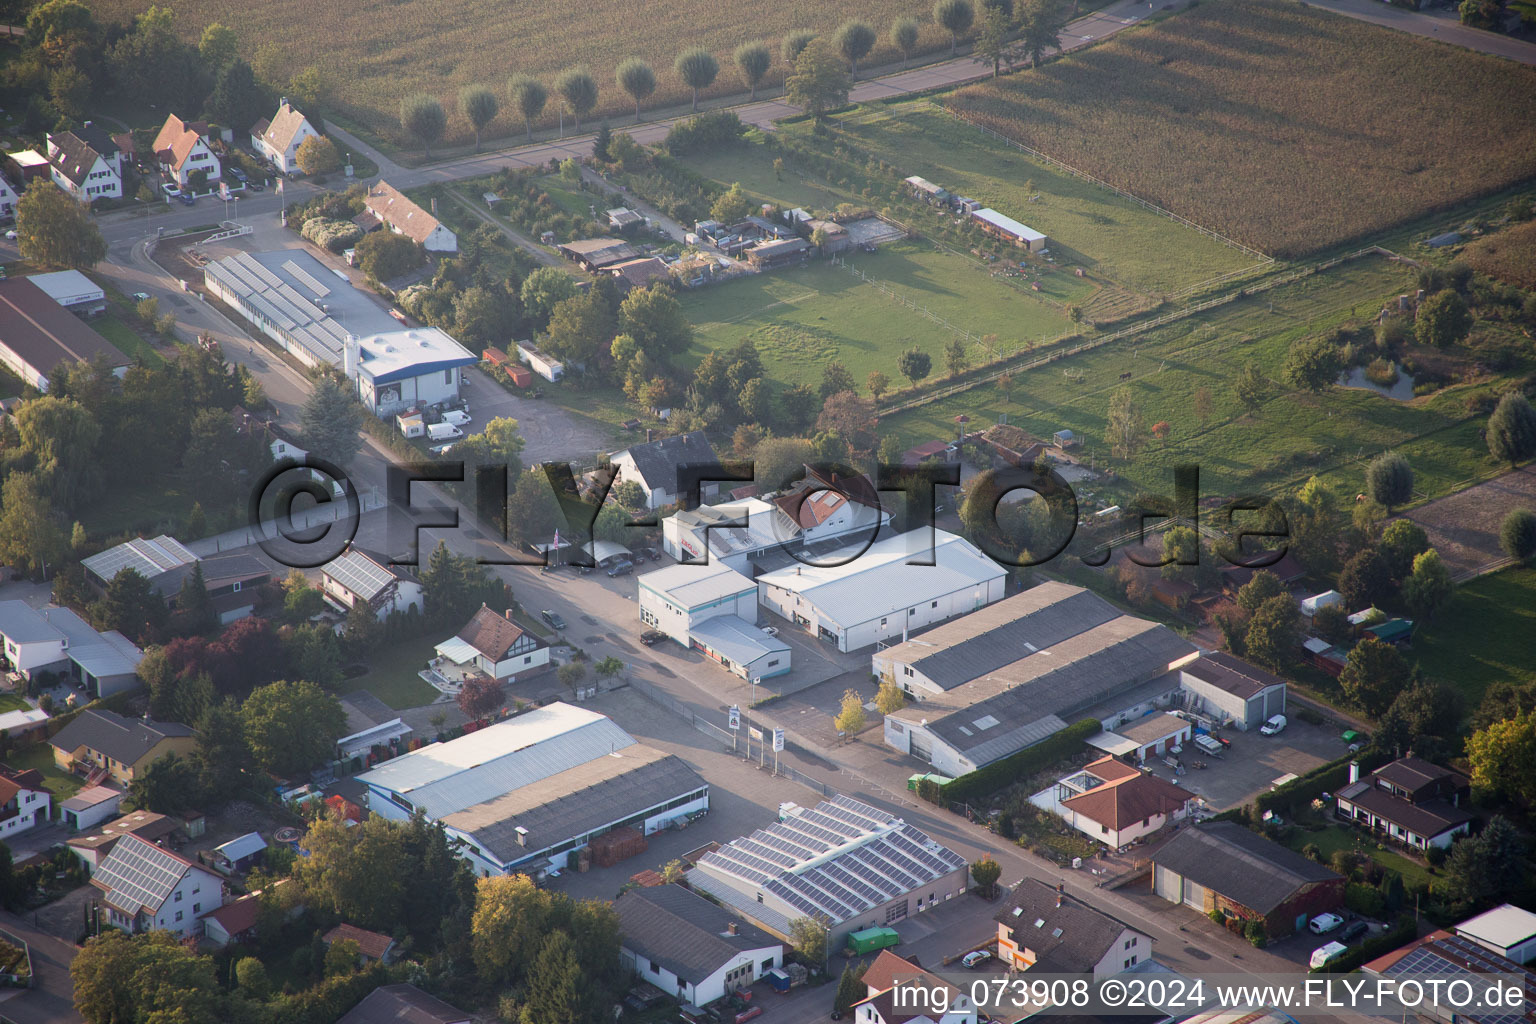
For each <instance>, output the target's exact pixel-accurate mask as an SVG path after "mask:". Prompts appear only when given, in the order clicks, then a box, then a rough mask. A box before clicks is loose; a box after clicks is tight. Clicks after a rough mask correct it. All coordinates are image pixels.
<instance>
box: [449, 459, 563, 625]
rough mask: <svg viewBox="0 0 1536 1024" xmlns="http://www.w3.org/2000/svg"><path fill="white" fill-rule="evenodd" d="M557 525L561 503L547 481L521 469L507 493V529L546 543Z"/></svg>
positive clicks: (516, 535)
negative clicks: (515, 484) (515, 482)
mask: <svg viewBox="0 0 1536 1024" xmlns="http://www.w3.org/2000/svg"><path fill="white" fill-rule="evenodd" d="M560 525H562V521H561V516H560V506H559V504H558V503H557V502H556V500H555V492H554V491H553V490H552V489H551V488H550V486H549V481H548V480H546V479H545V477H544V474H542V473H540V472H538V471H537V470H528V471H527V472H525V473H523V475H522V476H520V477H518V478H517V486H516V487H514V488H513V489H512V493H511V494H510V495H508V496H507V529H508V531H509V532H510V533H511V534H512V535H513V537H514V538H515V539H516V540H518V541H520V542H523V543H548V542H549V541H550V540H551V539H552V537H553V535H554V532H555V528H556V527H557V526H560ZM429 607H430V606H429Z"/></svg>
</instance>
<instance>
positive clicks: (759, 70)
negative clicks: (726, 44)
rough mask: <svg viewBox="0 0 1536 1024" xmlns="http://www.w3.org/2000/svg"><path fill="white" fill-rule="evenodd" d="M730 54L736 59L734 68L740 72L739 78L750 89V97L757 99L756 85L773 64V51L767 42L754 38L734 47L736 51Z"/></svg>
mask: <svg viewBox="0 0 1536 1024" xmlns="http://www.w3.org/2000/svg"><path fill="white" fill-rule="evenodd" d="M731 56H732V59H734V60H735V61H736V70H738V71H740V72H741V80H742V81H743V82H746V83H747V88H748V89H751V90H752V98H753V99H754V100H755V99H757V87H758V86H759V85H761V84H762V81H763V78H764V77H765V76H766V75H767V74H768V68H769V67H770V66H771V65H772V64H773V51H772V50H770V49H769V48H768V44H767V43H765V42H763V41H762V40H761V39H755V40H753V41H752V42H750V43H742V44H741V45H740V46H738V47H736V52H735V53H734V54H732V55H731Z"/></svg>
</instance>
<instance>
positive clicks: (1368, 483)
mask: <svg viewBox="0 0 1536 1024" xmlns="http://www.w3.org/2000/svg"><path fill="white" fill-rule="evenodd" d="M1365 490H1366V493H1367V494H1369V495H1370V496H1371V500H1372V501H1374V502H1376V504H1378V505H1381V506H1384V507H1385V508H1386V510H1387V514H1388V515H1391V514H1392V508H1393V506H1395V505H1402V504H1404V503H1405V502H1407V501H1408V500H1409V499H1410V498H1412V497H1413V467H1411V466H1409V465H1408V460H1407V459H1405V458H1403V456H1402V455H1400V454H1398V453H1397V452H1382V453H1381V454H1380V455H1378V456H1376V458H1374V459H1372V460H1371V464H1370V465H1368V466H1366V467H1365Z"/></svg>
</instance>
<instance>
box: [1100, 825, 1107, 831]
mask: <svg viewBox="0 0 1536 1024" xmlns="http://www.w3.org/2000/svg"><path fill="white" fill-rule="evenodd" d="M1099 831H1100V832H1108V831H1109V826H1108V825H1100V826H1099Z"/></svg>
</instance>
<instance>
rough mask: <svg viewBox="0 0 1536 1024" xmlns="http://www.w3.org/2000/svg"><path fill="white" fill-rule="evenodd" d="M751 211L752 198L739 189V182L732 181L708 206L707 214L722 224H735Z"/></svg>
mask: <svg viewBox="0 0 1536 1024" xmlns="http://www.w3.org/2000/svg"><path fill="white" fill-rule="evenodd" d="M751 212H752V200H751V199H749V198H748V197H747V194H746V193H745V192H743V191H742V190H741V182H739V181H738V182H734V183H733V184H732V185H731V187H730V188H728V189H726V190H725V191H724V192H722V193H720V196H719V198H717V199H716V200H715V201H714V204H713V205H711V206H710V208H709V215H710V216H711V217H712V218H714V219H715V220H717V221H719V222H720V223H722V224H735V223H736V222H737V221H739V220H741V219H742V218H743V217H745V216H747V215H748V214H749V213H751Z"/></svg>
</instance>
